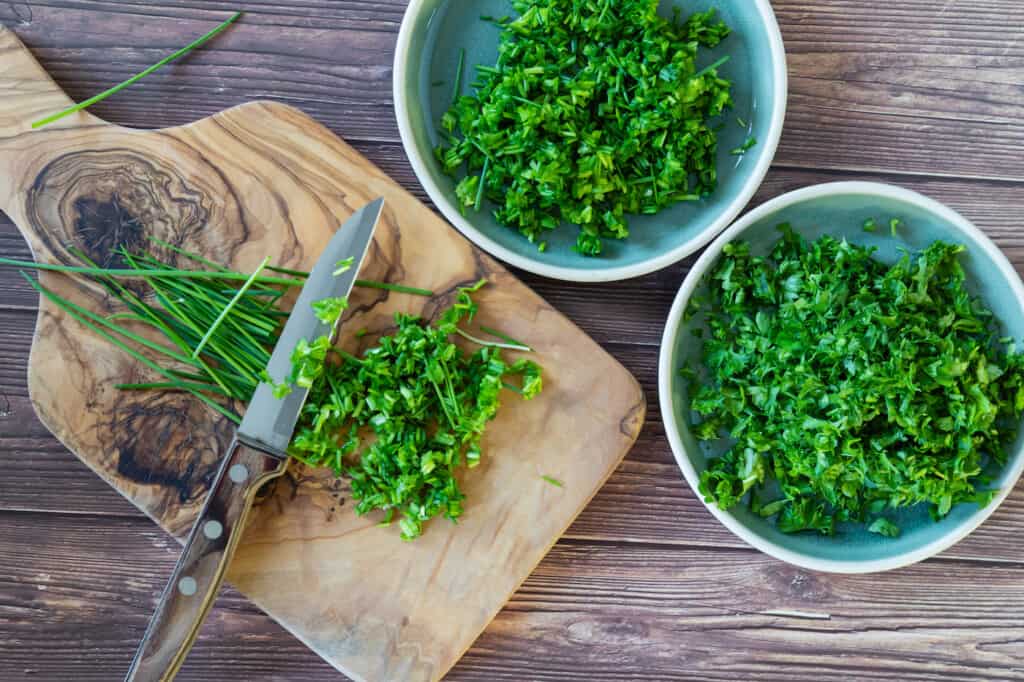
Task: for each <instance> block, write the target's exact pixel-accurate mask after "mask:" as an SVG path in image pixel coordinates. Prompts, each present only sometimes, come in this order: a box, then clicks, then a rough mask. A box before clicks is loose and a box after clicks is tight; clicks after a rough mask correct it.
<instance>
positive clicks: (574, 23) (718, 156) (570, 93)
mask: <svg viewBox="0 0 1024 682" xmlns="http://www.w3.org/2000/svg"><path fill="white" fill-rule="evenodd" d="M786 93H787V77H786V64H785V53H784V50H783V45H782V38H781V35H780V33H779V28H778V24H777V23H776V21H775V17H774V14H773V13H772V10H771V7H770V5H769V2H768V0H676V2H669V1H668V0H666V1H665V2H659V1H658V0H615V1H614V2H613V1H612V0H603V1H597V2H588V3H580V2H575V1H574V0H482V1H480V2H472V3H469V2H458V1H457V0H413V1H412V2H411V3H410V5H409V8H408V10H407V11H406V14H405V18H404V20H403V22H402V28H401V31H400V33H399V38H398V46H397V50H396V56H395V68H394V98H395V112H396V118H397V120H398V126H399V131H400V133H401V137H402V143H403V145H404V147H405V151H406V153H407V155H408V157H409V159H410V162H411V164H412V167H413V170H414V171H415V172H416V175H417V177H418V178H419V180H420V182H421V183H422V184H423V186H424V188H425V189H426V191H427V194H428V195H429V196H430V198H431V200H432V201H433V202H434V204H435V205H436V206H437V207H438V208H439V209H440V210H441V212H442V213H443V214H444V215H445V217H446V218H447V219H448V220H449V221H450V222H451V223H452V224H453V225H454V226H455V227H456V228H458V229H459V230H460V231H461V232H462V233H463V234H464V235H465V236H466V237H468V238H469V239H470V240H472V241H473V242H475V243H476V244H477V245H478V246H480V247H481V248H483V249H484V250H486V251H488V252H489V253H491V254H493V255H495V256H497V257H498V258H500V259H502V260H504V261H506V262H508V263H511V264H512V265H515V266H517V267H520V268H523V269H524V270H528V271H531V272H535V273H538V274H541V275H545V276H548V277H554V278H557V279H565V280H574V281H610V280H619V279H625V278H628V277H635V276H638V275H642V274H645V273H648V272H652V271H654V270H657V269H660V268H663V267H666V266H668V265H671V264H673V263H675V262H677V261H679V260H681V259H682V258H684V257H686V256H687V255H689V254H691V253H693V252H694V251H696V250H697V249H699V248H700V247H702V246H704V245H705V244H707V243H708V242H710V241H711V239H713V238H714V236H715V235H716V234H718V233H719V232H721V231H722V230H723V229H725V227H726V226H727V225H728V224H729V222H730V221H732V220H733V219H734V218H735V217H736V216H737V215H738V214H739V212H740V211H741V210H742V208H743V207H744V205H745V204H746V203H747V202H748V201H749V200H750V198H751V197H752V196H753V194H754V191H755V190H756V189H757V187H758V185H759V184H760V183H761V181H762V179H763V178H764V175H765V173H766V172H767V170H768V166H769V164H770V163H771V160H772V157H773V156H774V153H775V149H776V147H777V145H778V141H779V136H780V135H781V132H782V123H783V119H784V116H785V106H786Z"/></svg>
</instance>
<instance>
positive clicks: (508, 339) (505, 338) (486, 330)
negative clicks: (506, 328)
mask: <svg viewBox="0 0 1024 682" xmlns="http://www.w3.org/2000/svg"><path fill="white" fill-rule="evenodd" d="M480 331H482V332H484V333H486V334H490V335H491V336H496V337H498V338H499V339H501V340H502V341H505V342H507V343H510V344H512V345H514V346H519V347H520V348H525V349H526V350H528V351H530V352H531V353H532V352H533V349H532V348H530V346H529V345H527V344H525V343H523V342H522V341H516V340H515V339H513V338H512V337H511V336H509V335H508V334H503V333H502V332H499V331H498V330H497V329H491V328H490V327H485V326H484V325H480Z"/></svg>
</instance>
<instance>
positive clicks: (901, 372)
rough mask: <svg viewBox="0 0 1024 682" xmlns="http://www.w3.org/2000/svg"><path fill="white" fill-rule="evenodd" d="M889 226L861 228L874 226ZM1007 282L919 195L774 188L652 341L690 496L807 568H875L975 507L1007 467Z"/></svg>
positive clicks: (933, 547) (984, 510)
mask: <svg viewBox="0 0 1024 682" xmlns="http://www.w3.org/2000/svg"><path fill="white" fill-rule="evenodd" d="M882 225H885V226H888V228H889V229H877V230H875V229H872V228H875V227H878V226H882ZM1022 340H1024V287H1022V285H1021V282H1020V279H1019V277H1018V276H1017V275H1016V272H1015V271H1014V270H1013V268H1012V267H1011V266H1010V265H1009V263H1008V262H1007V261H1006V259H1005V257H1003V256H1002V254H1001V253H1000V252H999V251H998V249H997V248H996V247H995V246H994V245H993V244H992V243H991V242H990V241H989V240H988V239H987V238H985V237H984V235H983V234H981V233H980V232H979V231H978V230H977V229H976V228H974V227H973V226H972V225H970V223H968V222H967V221H966V220H964V219H963V218H962V217H960V216H959V215H957V214H955V213H954V212H952V211H950V210H949V209H947V208H945V207H942V206H941V205H939V204H937V203H936V202H933V201H931V200H929V199H927V198H925V197H922V196H920V195H918V194H915V193H913V192H909V191H906V190H901V189H899V188H894V187H889V186H885V185H876V184H871V183H835V184H832V185H822V186H818V187H812V188H808V189H806V190H800V191H798V192H793V193H790V194H788V195H785V196H783V197H780V198H778V199H776V200H774V201H771V202H769V203H768V204H766V205H764V206H762V207H760V208H759V209H757V210H755V211H754V212H752V213H751V214H749V215H748V216H746V217H744V218H743V219H742V220H741V221H739V222H738V223H737V224H736V225H734V226H733V227H732V228H730V229H729V230H727V231H726V233H724V234H723V235H722V236H721V237H720V239H719V240H718V241H716V242H715V244H713V245H712V246H711V247H710V248H709V250H708V251H707V252H706V253H705V255H704V256H702V258H701V259H700V260H699V261H698V263H697V264H696V265H695V266H694V268H693V270H692V271H691V272H690V274H689V275H688V276H687V280H686V282H684V285H683V287H682V289H681V291H680V294H679V296H678V297H677V300H676V304H675V306H674V308H673V311H672V314H671V316H670V319H669V323H668V325H667V326H666V332H665V337H664V342H663V346H662V356H661V364H660V368H659V372H660V384H661V385H660V388H661V401H662V408H663V411H664V413H665V418H666V428H667V431H668V435H669V439H670V441H671V443H672V447H673V451H674V453H675V454H676V458H677V460H678V461H679V464H680V467H681V468H682V470H683V472H684V474H685V475H686V477H687V480H688V481H689V483H690V485H691V486H692V487H693V489H694V490H695V491H696V492H697V495H698V496H699V497H700V498H701V499H702V500H703V501H704V502H705V504H707V506H708V508H709V509H710V510H711V511H712V513H714V514H715V515H716V516H717V517H718V518H719V519H720V520H722V521H723V523H725V525H727V526H728V527H729V528H730V529H731V530H733V531H734V532H736V533H737V534H738V535H739V536H740V537H742V538H743V539H745V540H747V541H748V542H750V543H751V544H753V545H754V546H756V547H758V548H760V549H762V550H764V551H766V552H768V553H770V554H773V555H774V556H777V557H779V558H782V559H785V560H787V561H791V562H793V563H797V564H799V565H802V566H806V567H808V568H814V569H819V570H833V571H842V572H863V571H872V570H883V569H886V568H892V567H895V566H899V565H904V564H906V563H910V562H913V561H916V560H919V559H922V558H925V557H927V556H930V555H931V554H934V553H936V552H938V551H940V550H942V549H944V548H945V547H948V546H949V545H950V544H952V543H953V542H956V541H957V540H958V539H960V538H962V537H963V536H964V535H966V534H967V533H968V532H970V530H972V529H973V528H974V527H976V526H977V525H978V524H979V523H981V521H982V520H983V519H984V518H985V517H986V516H988V514H990V513H991V511H992V510H993V509H994V508H995V506H996V505H997V504H998V503H999V502H1000V501H1001V500H1002V499H1003V497H1005V495H1006V494H1007V493H1008V492H1009V489H1010V488H1012V487H1013V485H1014V483H1015V482H1016V480H1017V478H1018V477H1019V475H1020V472H1021V469H1022V468H1024V455H1022V449H1024V447H1022V446H1024V442H1022V437H1021V429H1020V426H1021V422H1022V418H1021V414H1022V410H1024V354H1021V352H1020V351H1019V350H1018V349H1019V348H1021V347H1020V345H1019V344H1020V342H1021V341H1022Z"/></svg>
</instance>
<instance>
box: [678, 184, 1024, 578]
mask: <svg viewBox="0 0 1024 682" xmlns="http://www.w3.org/2000/svg"><path fill="white" fill-rule="evenodd" d="M890 217H896V218H899V219H901V220H902V221H903V226H901V228H900V229H899V231H898V235H897V237H895V238H893V237H892V236H891V234H890V232H889V230H888V229H887V228H881V229H879V230H878V231H877V232H874V233H867V232H865V231H864V230H863V227H862V226H863V224H864V221H865V220H867V219H868V218H875V219H876V220H878V221H879V223H880V224H881V225H887V224H888V219H889V218H890ZM783 222H789V223H791V224H792V225H793V227H794V229H795V230H796V231H797V232H798V233H800V234H802V235H804V236H805V237H807V238H808V239H815V238H817V237H819V236H821V235H824V234H829V235H833V236H835V237H842V238H845V239H847V240H848V241H850V242H851V243H854V244H858V245H865V246H875V247H877V248H878V252H877V257H879V258H881V259H882V260H883V261H885V262H894V261H895V260H896V259H897V258H898V257H899V255H900V254H901V250H906V249H909V250H910V251H911V252H917V251H920V250H921V249H923V248H925V247H926V246H928V245H929V244H931V243H932V242H934V241H935V240H943V241H947V242H953V243H960V244H964V245H965V246H966V247H967V252H966V253H965V254H962V255H961V262H962V263H963V265H964V268H965V270H966V273H967V279H968V288H969V290H971V292H972V293H974V294H975V295H978V296H980V297H981V299H982V300H983V301H984V303H985V304H986V306H987V307H988V308H989V309H990V310H993V311H995V313H996V317H997V318H998V319H999V321H1000V324H1001V326H1002V327H1003V331H1004V332H1005V334H1006V335H1007V336H1012V337H1014V338H1016V339H1018V340H1019V339H1024V286H1022V285H1021V280H1020V277H1019V276H1018V275H1017V272H1016V270H1014V268H1013V266H1012V265H1010V263H1009V261H1007V259H1006V257H1005V256H1004V255H1003V253H1002V252H1001V251H1000V250H999V248H998V247H997V246H996V245H995V244H993V243H992V241H991V240H989V239H988V237H986V236H985V235H984V234H982V233H981V231H980V230H978V228H976V227H974V226H973V225H972V224H971V223H970V222H968V221H967V220H966V219H964V218H963V217H962V216H960V215H959V214H957V213H956V212H954V211H952V210H951V209H949V208H946V207H945V206H943V205H942V204H940V203H938V202H936V201H934V200H932V199H929V198H927V197H924V196H922V195H920V194H917V193H915V192H911V191H909V190H906V189H901V188H899V187H893V186H889V185H881V184H874V183H863V182H843V183H833V184H826V185H817V186H814V187H808V188H806V189H801V190H798V191H795V192H790V193H789V194H785V195H783V196H780V197H778V198H777V199H774V200H772V201H769V202H768V203H766V204H764V205H762V206H760V207H758V208H757V209H755V210H754V211H752V212H750V213H748V214H747V215H745V216H744V217H743V218H742V219H740V220H739V221H737V222H736V223H735V224H734V225H732V226H731V227H729V229H728V230H726V231H725V232H724V233H723V234H722V235H721V236H720V237H719V238H718V239H716V240H715V242H714V243H713V244H712V245H711V246H710V247H708V249H707V250H706V251H705V252H704V253H703V254H702V255H701V257H700V259H699V260H698V261H697V263H696V265H694V267H693V269H692V270H690V272H689V274H688V275H687V277H686V280H685V281H684V282H683V285H682V288H681V289H680V290H679V294H678V295H677V296H676V300H675V304H674V305H673V306H672V311H671V313H670V315H669V318H668V323H667V325H666V327H665V333H664V337H663V338H662V345H661V357H660V362H659V367H658V382H659V385H658V388H659V392H660V402H661V410H662V414H663V415H664V420H665V430H666V431H667V433H668V438H669V441H670V442H671V445H672V452H673V453H674V454H675V457H676V461H677V462H678V463H679V467H680V468H681V469H682V471H683V475H684V476H685V477H686V480H687V482H688V483H689V484H690V487H691V488H692V489H693V490H694V491H695V494H697V496H698V497H700V494H699V493H697V492H696V491H697V485H698V482H699V480H700V472H702V471H704V469H705V468H706V463H707V461H708V459H709V457H713V456H716V455H718V454H720V453H721V451H722V450H723V449H724V448H725V447H726V446H725V445H724V444H719V445H718V446H717V449H716V447H715V446H708V444H706V443H698V442H697V440H696V439H695V437H694V436H693V434H692V433H691V432H690V417H691V415H690V412H689V409H688V404H689V401H688V397H687V387H686V382H685V381H684V380H683V379H681V378H680V377H679V368H680V367H681V366H682V365H683V363H684V362H685V361H689V362H690V364H691V366H693V367H700V366H701V362H700V352H701V344H700V342H699V341H698V340H697V339H696V338H695V337H694V336H693V334H692V333H691V332H692V330H693V329H694V328H696V327H697V326H700V325H701V324H702V316H701V315H699V314H698V315H696V316H694V317H691V318H690V319H689V320H684V319H683V318H684V316H683V311H684V310H685V309H686V306H687V302H688V301H689V300H690V298H691V297H692V296H694V295H695V294H698V295H699V294H700V292H701V290H702V288H704V284H703V282H702V280H703V278H704V275H705V273H707V272H708V271H709V270H710V269H711V268H712V266H713V265H714V264H715V263H716V262H717V261H718V259H719V256H720V254H721V253H722V247H723V246H725V245H726V244H727V243H729V242H731V241H734V240H743V241H746V242H748V243H750V245H751V250H752V252H753V253H754V254H765V253H767V251H768V249H769V248H770V246H771V245H772V244H774V242H775V241H776V240H777V239H778V232H777V231H776V229H775V227H776V226H777V225H778V224H779V223H783ZM1022 469H1024V435H1019V436H1018V438H1017V440H1016V442H1015V443H1013V444H1012V445H1011V446H1010V447H1009V449H1008V461H1007V463H1006V465H1005V466H1003V467H1001V468H998V469H995V470H994V471H992V472H991V473H992V475H993V476H994V478H993V483H992V485H993V486H995V487H997V488H998V489H999V494H998V496H997V497H996V498H995V499H994V500H992V502H990V503H989V504H988V505H987V506H984V507H978V506H977V505H975V504H961V505H958V506H955V507H954V508H953V510H952V511H951V512H950V513H949V515H948V516H946V517H945V518H944V519H942V520H941V521H938V522H934V521H932V520H931V518H930V517H929V514H928V510H927V508H926V506H925V505H918V506H917V507H914V508H910V509H906V510H902V511H901V512H899V513H897V514H891V513H888V512H887V514H886V516H887V517H889V518H891V519H892V520H894V521H896V522H897V523H898V524H899V525H900V527H901V529H902V533H901V534H900V536H899V537H897V538H892V539H890V538H886V537H883V536H881V535H876V534H873V533H868V532H867V531H866V530H863V527H862V526H861V527H859V528H858V527H856V526H854V525H853V524H839V526H838V527H837V533H836V535H834V536H832V537H825V536H822V535H820V534H816V533H797V534H793V535H786V534H784V533H782V532H780V531H778V530H777V529H776V528H775V526H774V525H773V523H772V522H771V521H770V520H768V519H763V518H761V517H759V516H757V515H756V514H753V513H751V512H750V511H749V510H748V509H747V508H746V505H745V504H739V505H736V506H735V507H734V508H732V509H730V510H729V511H722V510H721V509H719V508H718V507H717V506H715V505H714V504H713V503H706V506H707V507H708V509H709V510H710V511H711V513H712V514H714V515H715V517H717V518H718V520H719V521H721V522H722V523H723V524H725V526H726V527H727V528H729V530H731V531H732V532H733V533H735V534H736V535H738V536H739V537H740V538H742V539H743V540H745V541H746V542H748V543H750V544H751V545H753V546H754V547H756V548H757V549H759V550H761V551H763V552H765V553H767V554H770V555H772V556H774V557H777V558H779V559H782V560H784V561H788V562H790V563H792V564H796V565H798V566H802V567H804V568H810V569H814V570H821V571H833V572H841V573H866V572H871V571H882V570H887V569H891V568H896V567H899V566H904V565H907V564H911V563H913V562H916V561H920V560H922V559H925V558H927V557H930V556H932V555H933V554H936V553H938V552H941V551H942V550H944V549H946V548H947V547H949V546H951V545H952V544H954V543H955V542H957V541H959V540H961V539H962V538H964V537H965V536H966V535H967V534H968V533H970V532H971V531H972V530H974V529H975V528H977V527H978V525H979V524H980V523H981V522H982V521H984V520H985V519H986V518H987V517H988V516H989V515H990V514H991V513H992V512H993V511H995V509H996V507H998V506H999V504H1000V503H1001V502H1002V501H1003V499H1004V498H1005V497H1006V495H1007V494H1008V493H1009V491H1010V490H1011V489H1012V488H1013V487H1014V485H1015V483H1016V482H1017V479H1018V477H1019V476H1020V474H1021V470H1022ZM1007 541H1011V540H1010V539H1009V538H1008V540H1007Z"/></svg>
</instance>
